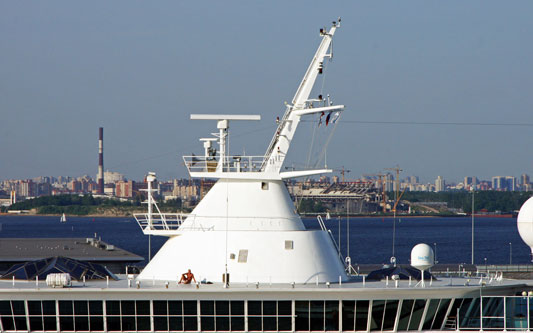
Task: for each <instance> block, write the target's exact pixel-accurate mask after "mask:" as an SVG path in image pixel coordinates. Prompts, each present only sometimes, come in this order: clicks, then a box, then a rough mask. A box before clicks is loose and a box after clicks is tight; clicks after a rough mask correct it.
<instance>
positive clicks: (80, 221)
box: [0, 216, 531, 265]
mask: <svg viewBox="0 0 533 333" xmlns="http://www.w3.org/2000/svg"><path fill="white" fill-rule="evenodd" d="M392 221H393V219H392V218H384V219H383V218H351V219H350V222H349V228H350V237H349V238H350V256H351V258H352V262H353V263H357V264H380V263H388V262H389V258H390V257H391V256H392V234H393V228H392V226H393V223H392ZM304 223H305V225H306V227H307V228H309V229H320V226H319V224H318V222H317V220H316V219H315V218H313V219H305V220H304ZM325 223H326V227H327V228H328V229H330V230H331V232H332V234H333V236H334V238H335V240H336V241H337V242H338V237H339V220H338V219H337V218H333V219H332V220H329V221H325ZM471 227H472V225H471V219H470V218H468V217H453V218H404V217H402V218H401V219H397V220H396V246H395V256H396V258H397V260H398V262H399V263H404V264H406V263H408V261H409V258H410V253H411V249H412V248H413V246H415V245H416V244H418V243H422V242H423V243H426V244H429V245H431V246H432V247H434V244H435V243H436V248H437V260H438V261H439V262H440V263H450V264H451V263H470V261H471V244H472V243H471V239H472V238H471V237H472V234H471ZM340 230H341V235H340V244H341V251H342V254H343V255H346V251H347V244H348V241H347V232H346V230H347V221H346V219H341V220H340ZM95 233H96V235H97V236H98V237H101V238H102V240H103V241H105V242H107V243H109V244H113V245H115V246H118V247H120V248H123V249H125V250H127V251H130V252H133V253H135V254H138V255H141V256H143V257H145V258H148V236H145V235H144V234H143V233H142V232H141V229H140V228H139V226H138V225H137V223H136V222H135V220H134V219H133V218H102V217H97V218H92V217H68V222H67V223H59V217H55V216H53V217H50V216H44V217H43V216H0V242H1V238H14V237H20V238H24V237H28V238H35V237H43V238H44V237H83V238H85V237H94V235H95ZM474 237H475V263H477V264H484V263H485V260H484V258H487V264H489V265H490V264H509V260H510V252H511V247H512V263H513V264H526V263H529V262H530V252H531V250H530V249H529V248H528V247H527V246H526V245H525V244H524V242H523V241H522V240H521V238H520V236H519V234H518V231H517V229H516V219H513V218H476V220H475V232H474ZM166 239H167V238H166V237H161V236H152V237H151V243H152V252H151V253H152V256H153V255H154V254H155V253H156V252H157V251H158V250H159V248H161V246H162V245H163V243H164V242H165V241H166ZM509 243H512V246H510V245H509Z"/></svg>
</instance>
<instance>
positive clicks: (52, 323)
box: [17, 301, 57, 331]
mask: <svg viewBox="0 0 533 333" xmlns="http://www.w3.org/2000/svg"><path fill="white" fill-rule="evenodd" d="M28 314H29V322H30V330H32V331H56V330H57V327H56V316H55V315H56V309H55V301H28ZM17 330H18V329H17Z"/></svg>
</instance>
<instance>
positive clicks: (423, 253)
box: [411, 237, 533, 270]
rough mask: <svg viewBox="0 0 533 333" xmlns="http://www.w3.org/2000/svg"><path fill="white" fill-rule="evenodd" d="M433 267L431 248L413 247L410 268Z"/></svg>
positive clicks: (424, 268)
mask: <svg viewBox="0 0 533 333" xmlns="http://www.w3.org/2000/svg"><path fill="white" fill-rule="evenodd" d="M532 239H533V237H532ZM433 265H435V254H434V253H433V249H432V248H431V246H429V245H427V244H424V243H420V244H417V245H415V247H413V249H412V250H411V266H413V267H414V268H418V269H419V270H426V269H428V268H430V267H432V266H433Z"/></svg>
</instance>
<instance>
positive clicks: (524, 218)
mask: <svg viewBox="0 0 533 333" xmlns="http://www.w3.org/2000/svg"><path fill="white" fill-rule="evenodd" d="M516 225H517V227H518V233H519V234H520V237H522V240H523V241H524V243H526V244H527V246H529V247H530V248H531V252H532V253H533V197H531V198H529V199H528V200H527V201H526V202H524V204H523V205H522V207H520V212H519V213H518V218H517V219H516Z"/></svg>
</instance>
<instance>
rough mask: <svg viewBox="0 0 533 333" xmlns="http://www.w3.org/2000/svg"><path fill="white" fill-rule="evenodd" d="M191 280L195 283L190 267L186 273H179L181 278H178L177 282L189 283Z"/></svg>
mask: <svg viewBox="0 0 533 333" xmlns="http://www.w3.org/2000/svg"><path fill="white" fill-rule="evenodd" d="M191 281H194V283H196V279H195V278H194V274H193V273H192V272H191V270H190V269H189V270H188V271H187V273H183V274H181V279H180V282H179V283H183V284H189V283H191Z"/></svg>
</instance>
